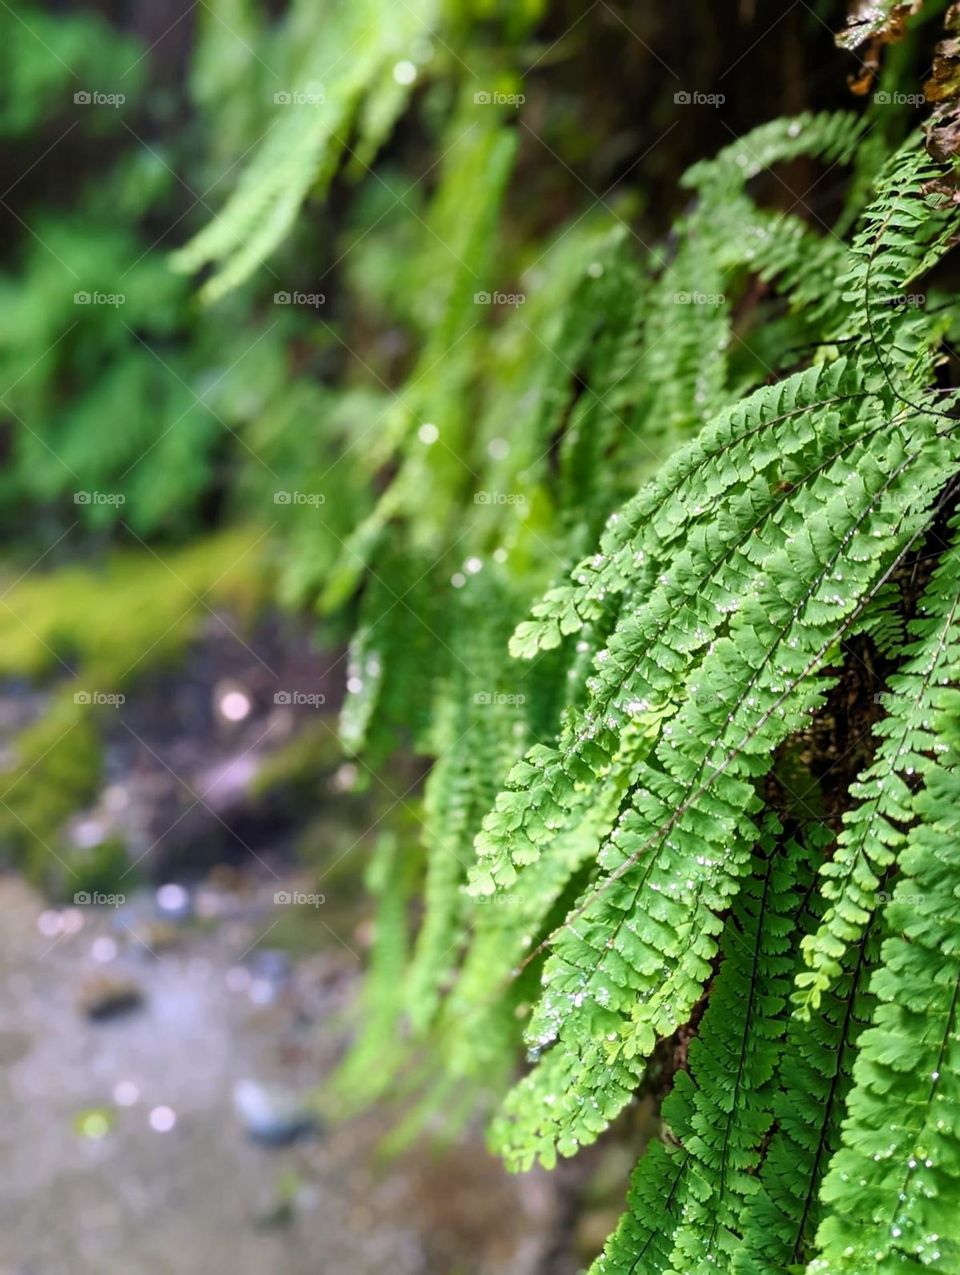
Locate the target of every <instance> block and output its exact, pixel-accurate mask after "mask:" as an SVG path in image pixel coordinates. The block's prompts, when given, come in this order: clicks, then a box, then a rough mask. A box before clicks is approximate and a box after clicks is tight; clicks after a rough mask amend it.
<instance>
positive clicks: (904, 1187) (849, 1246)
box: [809, 688, 960, 1275]
mask: <svg viewBox="0 0 960 1275" xmlns="http://www.w3.org/2000/svg"><path fill="white" fill-rule="evenodd" d="M931 709H935V710H936V711H937V720H936V726H935V740H934V750H935V753H936V758H937V761H936V765H935V766H934V767H932V768H931V769H930V771H929V773H928V774H927V778H926V784H925V787H924V788H923V790H922V791H921V792H919V793H918V794H917V795H916V797H915V798H914V800H913V802H912V807H913V812H914V813H915V815H916V816H917V818H918V820H919V822H917V823H916V824H915V826H914V827H913V829H912V830H911V832H910V835H909V838H908V842H907V846H906V848H905V849H904V850H903V852H902V854H901V856H900V866H901V876H900V879H899V881H898V884H897V887H896V889H895V891H894V894H893V898H892V899H891V900H890V902H889V903H888V904H887V905H886V907H885V909H884V920H885V921H886V923H887V925H888V926H889V928H890V931H891V934H890V937H889V938H888V939H887V940H886V942H885V943H884V945H883V949H882V964H881V967H880V969H879V970H878V971H877V973H876V974H875V976H874V978H873V982H872V990H873V992H874V993H875V994H876V996H877V998H878V1001H879V1005H878V1007H877V1009H876V1011H875V1013H874V1017H873V1023H872V1025H871V1027H870V1028H869V1029H868V1030H867V1031H866V1032H865V1033H864V1034H863V1036H862V1038H861V1041H860V1048H859V1052H858V1059H857V1063H856V1066H855V1068H854V1081H855V1084H854V1088H853V1090H852V1092H851V1094H850V1097H849V1100H848V1104H847V1118H846V1120H845V1121H844V1126H843V1144H842V1146H841V1148H840V1150H839V1151H838V1152H837V1153H836V1155H835V1156H834V1158H833V1160H832V1161H831V1164H830V1171H829V1174H828V1176H827V1179H826V1181H825V1182H824V1186H823V1192H822V1197H823V1200H824V1203H825V1204H826V1205H827V1206H828V1208H829V1214H828V1216H827V1217H826V1218H825V1220H824V1221H823V1223H822V1225H821V1227H820V1230H819V1232H818V1235H817V1242H818V1245H819V1250H820V1256H819V1257H818V1258H816V1260H814V1261H813V1262H812V1263H811V1264H810V1267H809V1270H810V1272H811V1275H826V1273H827V1272H837V1273H838V1275H839V1273H840V1272H845V1273H849V1275H853V1273H854V1272H856V1273H857V1275H860V1272H861V1271H863V1270H865V1269H870V1270H875V1271H877V1272H882V1273H885V1272H888V1271H902V1270H905V1269H911V1268H912V1269H915V1270H922V1269H926V1268H928V1267H933V1268H940V1269H942V1270H953V1269H957V1268H958V1267H960V1219H958V1214H957V1208H956V1198H957V1189H958V1179H960V1034H958V1023H957V1011H958V1006H960V943H958V939H957V936H958V933H960V900H958V891H957V871H956V847H957V840H958V835H960V753H958V744H960V734H958V721H960V694H958V692H957V690H956V689H955V688H950V689H943V690H941V691H940V692H939V694H938V695H937V696H936V697H935V699H934V703H933V705H932V706H931Z"/></svg>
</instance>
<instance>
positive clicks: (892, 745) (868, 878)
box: [797, 523, 960, 1009]
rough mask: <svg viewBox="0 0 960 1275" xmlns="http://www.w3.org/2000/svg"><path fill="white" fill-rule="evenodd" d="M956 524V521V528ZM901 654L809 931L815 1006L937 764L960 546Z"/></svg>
mask: <svg viewBox="0 0 960 1275" xmlns="http://www.w3.org/2000/svg"><path fill="white" fill-rule="evenodd" d="M954 529H955V530H956V523H955V528H954ZM909 632H910V637H911V640H910V641H909V643H908V644H907V645H906V646H905V647H904V648H903V649H902V650H901V652H900V654H901V656H902V657H903V658H904V663H903V664H902V666H901V667H900V668H898V670H897V672H896V673H894V674H893V675H892V676H891V678H890V680H889V690H888V692H887V693H886V694H885V695H884V697H883V703H884V706H885V707H886V709H887V715H886V716H885V717H884V718H883V719H882V721H880V722H878V723H877V725H876V726H875V728H874V736H875V738H876V740H877V755H876V757H875V759H874V761H873V763H872V764H871V765H870V767H869V768H868V770H867V771H866V772H865V773H864V775H863V776H862V778H861V779H860V780H859V781H858V782H857V783H856V784H854V785H853V787H852V789H851V793H852V795H853V796H854V797H855V798H856V799H857V802H858V804H857V805H856V806H855V807H854V809H853V810H851V811H849V812H848V813H847V814H846V815H845V816H844V826H843V829H842V831H841V833H840V836H839V838H838V843H837V850H836V853H835V854H834V856H833V858H832V859H831V861H830V862H829V863H827V864H826V865H825V866H824V868H823V869H822V873H823V894H824V897H825V898H827V899H828V900H829V901H830V906H829V908H828V909H827V912H826V915H825V916H824V918H823V922H822V924H821V925H820V927H819V929H818V930H817V932H816V933H815V934H813V935H810V936H808V937H807V938H806V939H804V942H803V950H804V955H805V957H806V963H807V966H808V971H807V972H805V973H803V974H801V975H800V976H799V977H798V979H797V987H798V989H799V995H798V1004H799V1005H800V1006H801V1007H803V1008H805V1009H806V1008H814V1009H815V1008H816V1007H817V1005H818V1004H819V998H820V996H821V995H822V994H823V992H824V991H825V990H826V989H827V988H828V987H829V986H830V984H831V982H832V981H833V979H834V978H836V977H837V976H838V975H839V973H840V968H841V963H842V961H843V958H844V955H845V953H846V951H847V949H848V947H849V946H850V945H851V944H853V943H855V942H856V941H857V939H858V938H859V936H860V934H861V933H862V931H863V928H864V927H865V925H866V924H867V922H868V920H869V918H870V917H871V916H872V914H873V913H874V912H875V911H876V909H877V908H878V907H879V906H880V900H879V899H878V891H879V890H880V888H881V882H882V879H883V876H884V874H885V872H886V871H887V869H888V868H889V867H890V865H891V864H892V863H893V862H894V861H895V860H896V858H897V856H898V854H899V852H900V850H901V849H902V847H903V846H904V845H905V844H906V840H907V833H906V831H905V828H906V827H907V826H909V824H910V822H911V819H912V813H911V811H912V801H913V798H912V793H911V787H912V785H913V784H914V783H915V782H916V780H917V779H918V778H919V779H923V777H924V776H925V775H926V774H927V772H928V771H929V770H930V769H931V767H933V766H935V765H936V751H935V747H934V744H935V739H934V733H933V724H932V718H933V710H934V706H935V703H936V701H937V699H938V698H939V696H940V695H942V688H943V687H944V686H946V685H948V684H949V683H950V682H952V681H953V680H954V679H955V677H956V670H957V667H958V663H960V547H958V546H957V545H956V543H955V544H954V546H953V547H952V548H951V550H950V551H949V552H948V553H947V554H946V555H944V557H943V559H942V560H941V562H940V564H939V565H938V567H937V570H936V571H935V573H934V575H933V578H932V579H931V581H930V585H929V587H928V589H927V591H926V593H925V594H924V596H923V598H922V599H921V602H920V609H919V615H918V617H917V618H916V619H915V620H913V621H912V622H911V623H910V626H909Z"/></svg>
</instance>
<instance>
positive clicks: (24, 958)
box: [0, 876, 576, 1275]
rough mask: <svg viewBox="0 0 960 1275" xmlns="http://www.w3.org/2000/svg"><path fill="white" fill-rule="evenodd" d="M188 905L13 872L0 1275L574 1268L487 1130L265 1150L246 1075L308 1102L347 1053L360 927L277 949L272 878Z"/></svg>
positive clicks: (1, 976) (525, 1181) (544, 1204)
mask: <svg viewBox="0 0 960 1275" xmlns="http://www.w3.org/2000/svg"><path fill="white" fill-rule="evenodd" d="M274 884H275V883H273V882H271V884H270V890H271V894H272V890H273V887H274ZM193 903H194V906H195V908H196V909H197V910H198V911H199V913H200V914H201V915H200V916H199V917H197V916H194V918H193V919H192V920H190V921H187V922H182V921H176V920H171V919H169V918H168V919H162V918H159V917H158V916H157V909H156V903H155V898H154V895H153V893H152V892H151V893H149V894H144V895H143V896H140V897H138V898H134V899H131V900H128V901H127V902H126V903H125V905H124V906H122V907H119V908H118V907H106V908H95V907H92V906H83V907H70V908H67V909H60V910H57V909H51V908H50V906H49V905H48V904H44V903H43V902H42V901H41V900H40V898H39V896H37V895H36V894H34V893H33V892H32V891H31V890H29V889H28V888H27V887H26V886H25V885H23V884H22V882H20V881H19V880H18V879H17V878H16V877H12V876H9V877H4V878H0V1164H2V1166H3V1181H4V1187H3V1191H2V1197H0V1272H2V1275H173V1273H174V1272H175V1273H176V1275H201V1273H202V1275H219V1273H220V1272H229V1273H230V1275H263V1273H264V1272H266V1271H283V1272H284V1273H285V1275H308V1273H309V1275H318V1273H320V1275H383V1272H387V1271H389V1272H390V1273H391V1275H417V1273H419V1272H429V1275H461V1273H462V1275H546V1273H547V1272H550V1273H551V1275H568V1272H572V1271H573V1270H575V1269H576V1267H575V1266H570V1265H567V1264H566V1263H563V1262H560V1261H559V1259H554V1258H553V1257H551V1253H552V1252H554V1251H555V1245H556V1235H557V1230H558V1227H559V1226H560V1215H561V1212H562V1209H563V1204H562V1199H561V1195H560V1193H559V1191H558V1188H557V1186H556V1184H555V1182H554V1181H553V1180H552V1179H548V1178H547V1177H546V1175H541V1174H529V1175H525V1176H523V1177H521V1178H508V1177H507V1176H506V1174H504V1173H503V1171H502V1170H501V1168H500V1166H499V1165H498V1164H497V1163H496V1162H495V1161H493V1160H492V1159H491V1158H490V1157H489V1156H488V1155H487V1154H486V1152H485V1151H484V1149H483V1146H482V1143H481V1141H480V1140H479V1138H477V1139H472V1140H470V1139H468V1140H467V1141H466V1142H465V1143H464V1144H461V1145H459V1146H458V1147H457V1148H456V1149H454V1150H452V1151H447V1152H442V1153H441V1152H440V1151H438V1150H437V1149H436V1148H434V1147H430V1146H428V1145H426V1144H425V1143H424V1144H423V1145H421V1146H419V1147H417V1148H414V1149H412V1150H411V1151H409V1152H407V1153H405V1154H404V1155H403V1156H402V1157H401V1158H399V1159H395V1160H393V1161H391V1162H389V1163H384V1162H383V1160H382V1158H381V1156H380V1155H379V1154H378V1146H379V1144H380V1142H381V1139H382V1138H383V1136H384V1134H385V1133H386V1131H387V1128H388V1124H387V1117H386V1115H385V1114H383V1113H377V1112H374V1113H371V1114H370V1115H368V1116H366V1117H364V1118H362V1119H360V1120H357V1121H354V1122H351V1123H347V1124H340V1125H335V1126H333V1127H326V1128H321V1129H319V1130H316V1131H315V1132H313V1133H311V1134H308V1135H307V1136H305V1137H303V1138H302V1139H300V1140H298V1141H296V1142H294V1143H292V1144H291V1145H287V1146H282V1147H272V1146H264V1145H261V1144H258V1143H257V1142H255V1141H253V1140H252V1138H251V1136H250V1132H249V1129H248V1128H247V1127H245V1121H247V1122H248V1121H249V1112H248V1113H247V1115H246V1116H245V1115H244V1114H243V1110H242V1108H240V1109H238V1108H237V1106H236V1105H235V1098H234V1096H233V1094H234V1088H235V1086H236V1085H237V1084H238V1082H240V1083H242V1082H246V1084H247V1086H248V1088H249V1087H250V1086H254V1089H253V1094H254V1099H256V1097H257V1094H258V1093H266V1094H268V1095H269V1096H270V1102H272V1103H273V1104H274V1105H276V1104H277V1103H278V1102H279V1103H280V1104H281V1107H282V1104H283V1103H284V1102H288V1103H294V1104H298V1103H300V1102H301V1101H302V1100H303V1099H305V1098H306V1097H308V1096H309V1094H310V1092H311V1090H312V1088H313V1087H314V1086H316V1084H317V1083H318V1081H319V1082H322V1080H323V1078H324V1076H326V1075H329V1073H330V1071H331V1069H332V1068H333V1066H334V1065H335V1063H336V1061H337V1059H338V1057H339V1056H340V1054H341V1052H342V1049H343V1047H344V1043H345V1028H344V1011H345V1010H346V1009H347V1007H348V1006H349V1004H350V1002H351V1000H352V998H353V996H354V995H355V993H356V990H357V987H358V981H359V968H360V967H359V960H358V959H357V954H355V952H353V951H351V950H349V949H350V947H351V943H350V939H351V935H349V934H348V935H346V936H340V937H338V938H334V937H329V938H328V939H327V941H326V945H325V946H323V947H322V948H321V949H320V950H319V951H318V952H316V953H315V954H311V955H308V956H300V957H297V958H295V959H294V960H292V961H290V960H288V958H286V957H285V956H284V955H283V954H282V953H281V952H279V951H276V950H273V949H271V947H270V935H269V933H267V931H268V928H269V925H270V924H271V918H270V911H269V908H268V906H267V904H266V902H265V901H263V900H261V899H259V898H258V897H257V894H256V891H254V892H253V893H250V892H247V893H238V894H236V895H234V894H231V892H230V891H223V890H215V889H208V890H206V891H203V890H201V891H200V893H199V895H195V897H194V900H193ZM124 994H126V997H127V1001H128V1004H127V1005H126V1007H124V1005H123V997H124ZM111 997H113V998H114V1000H115V1001H117V1006H116V1008H117V1012H116V1013H115V1014H114V1015H113V1016H107V1017H104V1018H102V1019H100V1020H96V1019H94V1018H92V1017H91V1016H90V1015H91V1013H97V1012H102V1011H105V1010H106V1009H107V1008H109V1002H110V999H111ZM137 997H139V1003H129V1002H132V1001H134V1000H135V999H136V998H137ZM278 1095H279V1097H278ZM254 1105H256V1102H255V1103H254ZM248 1106H249V1102H248Z"/></svg>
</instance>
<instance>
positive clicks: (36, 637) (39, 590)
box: [0, 529, 262, 692]
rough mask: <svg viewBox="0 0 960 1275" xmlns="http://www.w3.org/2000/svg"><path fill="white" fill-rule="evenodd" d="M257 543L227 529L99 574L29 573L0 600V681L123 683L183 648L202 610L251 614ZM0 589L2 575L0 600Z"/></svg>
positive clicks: (246, 532) (116, 558)
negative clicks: (67, 676)
mask: <svg viewBox="0 0 960 1275" xmlns="http://www.w3.org/2000/svg"><path fill="white" fill-rule="evenodd" d="M257 539H258V533H255V532H252V531H251V530H250V529H242V530H235V531H230V532H225V533H223V534H220V535H217V536H211V537H208V538H207V539H205V540H202V541H200V542H199V543H198V544H194V545H192V546H190V547H189V548H186V549H180V550H178V551H177V552H175V553H170V554H167V555H166V556H164V557H161V556H160V555H159V554H157V553H154V552H153V551H151V550H149V549H147V548H146V547H144V548H143V549H142V550H136V551H123V552H117V553H114V554H112V555H111V556H110V557H109V558H107V559H106V560H105V561H104V562H103V563H102V565H100V566H99V567H97V568H93V567H87V566H71V567H64V568H61V569H59V570H57V571H53V572H46V573H44V572H40V571H32V572H30V573H29V574H28V575H25V576H24V577H23V578H22V579H20V580H19V581H17V582H16V583H14V584H13V585H12V586H10V587H9V591H8V592H7V593H5V594H4V595H3V606H2V608H0V676H3V675H4V674H7V675H23V676H27V677H35V678H39V677H43V676H46V675H48V674H51V673H65V672H67V671H69V670H72V671H74V672H75V673H76V674H77V678H78V682H77V687H76V689H78V690H86V691H95V690H99V691H104V692H110V691H116V690H118V689H119V688H122V687H123V686H126V685H127V684H128V682H129V681H130V679H131V678H132V677H134V676H136V675H137V674H139V673H141V672H142V671H143V669H144V668H145V667H149V666H151V665H156V664H157V663H158V662H160V661H161V660H162V659H163V658H164V657H165V656H169V655H170V654H171V653H174V652H176V651H177V650H179V649H180V648H182V646H183V644H184V642H185V641H187V640H188V639H189V637H190V636H191V635H192V634H193V632H194V630H195V625H196V621H197V619H198V618H199V617H202V616H204V615H207V614H209V612H208V610H207V608H208V607H213V606H216V605H218V604H229V605H230V606H231V607H232V608H233V609H236V610H241V611H243V610H249V609H250V608H252V606H253V605H254V604H255V603H256V601H257V600H258V599H259V597H260V596H261V595H262V589H261V587H260V584H259V581H258V574H259V571H258V567H257V559H256V557H255V556H254V554H253V550H254V546H255V545H256V543H257ZM7 574H8V575H11V576H12V577H13V578H14V579H15V578H16V574H17V573H16V572H14V571H9V570H8V572H7ZM2 586H3V580H2V577H0V593H2V591H3V589H2Z"/></svg>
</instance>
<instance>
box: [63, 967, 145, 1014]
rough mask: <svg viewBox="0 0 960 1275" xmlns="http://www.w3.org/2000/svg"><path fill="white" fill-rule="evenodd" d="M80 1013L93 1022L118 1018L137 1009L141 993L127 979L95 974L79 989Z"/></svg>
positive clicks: (131, 981)
mask: <svg viewBox="0 0 960 1275" xmlns="http://www.w3.org/2000/svg"><path fill="white" fill-rule="evenodd" d="M77 1003H78V1007H79V1009H80V1012H81V1013H82V1014H84V1015H85V1016H86V1017H87V1018H89V1019H91V1020H92V1021H94V1022H103V1021H104V1020H106V1019H109V1018H119V1017H120V1016H121V1015H123V1014H129V1013H131V1012H132V1011H133V1010H135V1009H139V1008H140V1006H141V1005H142V1004H143V992H142V991H141V990H140V988H139V987H138V986H137V984H136V983H135V982H134V981H133V980H132V979H129V978H122V977H119V976H114V975H111V974H95V975H93V976H92V977H91V978H89V979H87V981H86V982H85V983H84V984H83V986H82V987H81V988H80V993H79V996H78V998H77Z"/></svg>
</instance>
